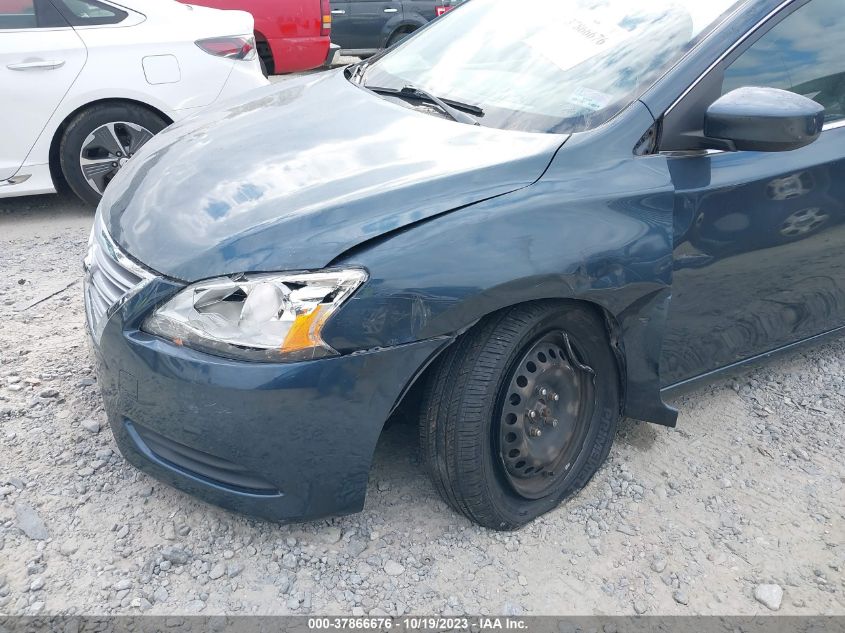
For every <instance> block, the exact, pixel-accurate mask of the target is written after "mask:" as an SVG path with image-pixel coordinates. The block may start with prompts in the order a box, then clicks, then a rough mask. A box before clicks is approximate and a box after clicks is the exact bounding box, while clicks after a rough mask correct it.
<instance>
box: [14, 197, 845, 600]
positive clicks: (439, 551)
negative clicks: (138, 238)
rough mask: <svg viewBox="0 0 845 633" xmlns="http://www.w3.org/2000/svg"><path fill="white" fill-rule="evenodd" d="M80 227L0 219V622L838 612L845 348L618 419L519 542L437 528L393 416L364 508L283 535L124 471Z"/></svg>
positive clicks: (19, 204)
mask: <svg viewBox="0 0 845 633" xmlns="http://www.w3.org/2000/svg"><path fill="white" fill-rule="evenodd" d="M90 222H91V212H90V211H88V210H86V209H84V208H82V207H81V206H79V205H78V203H76V202H74V201H73V200H72V199H69V198H61V197H59V196H43V197H37V198H30V199H17V200H5V201H0V270H2V272H3V275H2V277H0V613H7V614H34V613H50V614H81V613H84V614H91V613H96V614H134V613H141V612H142V613H150V614H177V613H178V614H186V613H202V614H206V615H212V614H222V613H241V614H253V613H260V614H270V613H272V614H287V613H297V614H304V613H345V614H349V613H354V614H365V613H367V614H374V615H379V614H385V613H387V614H403V613H432V612H438V613H445V614H465V613H470V614H472V613H495V614H513V615H518V614H525V615H531V614H564V613H567V614H634V613H648V614H768V613H772V612H773V611H778V612H779V613H781V614H784V613H788V614H845V598H843V593H845V576H843V568H844V567H845V520H844V519H845V503H843V500H845V495H843V481H845V464H843V460H842V455H843V417H844V416H843V411H845V341H843V340H839V341H835V342H833V343H829V344H827V345H825V346H823V347H820V348H817V349H814V350H811V351H805V352H802V353H798V354H795V355H794V356H791V357H789V358H787V359H786V360H782V361H780V362H777V363H775V364H771V365H768V366H766V367H764V368H762V369H759V370H755V371H752V372H749V373H746V374H745V375H743V376H741V377H740V378H738V379H736V380H731V381H723V382H719V383H717V384H715V385H713V386H711V387H708V388H706V389H703V390H700V391H698V392H695V393H693V394H692V395H689V396H687V397H684V398H682V399H679V400H677V401H675V402H673V403H672V404H674V405H675V406H678V407H679V408H680V409H681V411H682V413H681V419H680V422H679V425H678V428H677V429H675V430H672V429H665V428H661V427H655V426H651V425H645V424H638V423H634V422H631V421H625V422H624V423H623V424H622V426H621V429H620V431H619V434H618V437H617V438H616V444H615V447H614V449H613V452H612V454H611V456H610V459H609V460H608V463H607V465H606V466H605V467H604V468H603V469H602V470H601V471H600V472H599V473H598V475H597V476H596V477H595V479H594V480H593V481H592V483H591V484H590V485H589V486H588V487H587V489H586V490H585V491H583V492H582V493H581V494H580V495H579V496H577V497H576V498H575V499H573V500H572V501H571V502H570V503H568V504H567V505H565V506H563V507H561V508H560V509H559V510H557V511H556V512H553V513H551V514H549V515H547V516H545V517H543V518H542V519H540V520H538V521H536V522H535V523H533V524H532V525H530V526H529V527H527V528H525V529H523V530H522V531H519V532H516V533H511V534H500V533H494V532H488V531H485V530H483V529H480V528H477V527H475V526H473V525H471V524H470V523H468V522H467V521H466V520H465V519H463V518H462V517H460V516H458V515H456V514H454V513H452V512H451V511H450V510H448V509H447V507H446V506H445V505H444V504H443V503H442V502H441V501H440V500H439V498H438V497H437V495H436V494H435V492H434V490H433V489H432V487H431V486H430V484H429V483H428V481H427V480H426V479H425V477H424V474H423V472H422V470H421V468H420V465H419V461H418V457H417V446H416V432H415V429H414V427H413V424H412V423H411V422H410V421H401V420H400V421H399V423H397V424H394V425H392V426H391V427H390V428H389V429H388V430H387V431H386V432H385V434H384V436H383V439H382V442H381V444H380V446H379V449H378V451H377V455H376V460H375V466H374V469H373V472H372V477H371V481H370V489H369V495H368V500H367V504H366V508H365V510H364V512H363V513H361V514H359V515H356V516H351V517H345V518H339V519H333V520H327V521H320V522H316V523H309V524H302V525H291V526H278V525H275V524H270V523H263V522H257V521H253V520H249V519H246V518H243V517H239V516H235V515H232V514H228V513H226V512H224V511H222V510H219V509H216V508H214V507H210V506H207V505H205V504H203V503H200V502H198V501H195V500H194V499H192V498H190V497H187V496H185V495H183V494H181V493H178V492H176V491H174V490H172V489H170V488H168V487H166V486H164V485H163V484H159V483H158V482H156V481H154V480H153V479H150V478H149V477H147V476H146V475H143V474H141V473H140V472H138V471H137V470H135V469H134V468H132V467H131V466H129V465H128V464H127V463H126V462H124V460H123V459H122V458H121V456H120V455H119V454H118V453H117V452H116V448H115V445H114V443H113V440H112V438H111V434H110V433H109V431H108V429H107V428H106V427H105V416H104V414H103V410H102V406H101V403H100V398H99V394H98V391H97V385H96V377H95V376H94V375H93V373H92V366H91V360H90V358H89V355H88V351H87V348H86V344H85V341H84V332H83V308H82V300H81V289H80V284H79V279H80V260H81V259H82V256H83V252H84V250H85V245H86V241H87V235H88V230H89V226H90Z"/></svg>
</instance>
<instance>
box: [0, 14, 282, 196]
mask: <svg viewBox="0 0 845 633" xmlns="http://www.w3.org/2000/svg"><path fill="white" fill-rule="evenodd" d="M264 85H267V80H266V79H265V78H264V76H263V74H262V73H261V67H260V63H259V61H258V57H257V55H256V51H255V40H254V38H253V18H252V16H251V15H250V14H249V13H245V12H242V11H219V10H216V9H207V8H204V7H195V6H191V5H184V4H180V3H178V2H176V1H175V0H118V1H112V0H0V198H4V197H9V196H20V195H29V194H38V193H51V192H54V191H56V189H57V187H60V186H62V184H63V183H67V184H68V185H70V187H71V189H73V191H74V192H76V194H77V195H79V197H81V198H82V199H83V200H85V201H86V202H89V203H91V204H96V203H97V202H98V201H99V199H100V197H101V195H102V193H103V191H104V190H105V188H106V186H107V185H108V184H109V182H110V181H111V179H112V178H113V177H114V175H115V174H116V173H117V171H118V170H119V169H120V168H121V167H122V166H123V165H124V164H125V163H126V161H127V160H129V159H130V158H131V157H132V155H133V154H134V153H135V152H137V151H138V149H139V148H140V147H141V146H142V145H143V144H144V143H146V141H147V140H149V139H150V138H151V137H152V136H153V135H154V134H156V133H157V132H159V131H160V130H162V129H163V128H164V127H166V126H167V125H168V124H170V123H172V122H175V121H178V120H180V119H183V118H184V117H186V116H188V115H189V114H191V113H193V112H197V111H198V110H200V109H202V108H204V107H206V106H208V105H210V104H212V103H215V102H217V101H220V100H222V99H224V98H227V97H229V96H233V95H236V94H239V93H242V92H244V91H246V90H249V89H252V88H256V87H259V86H264Z"/></svg>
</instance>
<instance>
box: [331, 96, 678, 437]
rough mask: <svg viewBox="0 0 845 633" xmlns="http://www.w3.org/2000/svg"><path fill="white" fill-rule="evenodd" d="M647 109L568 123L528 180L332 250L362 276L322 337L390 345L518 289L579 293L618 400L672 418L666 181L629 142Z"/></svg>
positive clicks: (439, 331) (457, 327)
mask: <svg viewBox="0 0 845 633" xmlns="http://www.w3.org/2000/svg"><path fill="white" fill-rule="evenodd" d="M653 122H654V121H653V119H652V118H651V116H650V114H649V113H648V111H647V110H646V108H645V107H644V106H643V105H642V104H640V103H636V104H635V105H633V106H632V107H631V108H629V109H628V111H626V113H624V115H621V116H620V117H618V118H617V119H616V120H615V121H614V122H612V123H611V124H608V125H606V126H604V127H603V128H601V129H599V130H596V131H594V132H592V133H586V134H583V135H575V136H574V137H573V138H572V139H571V140H570V141H569V142H568V143H567V144H566V145H564V147H563V148H562V149H561V150H560V151H559V152H558V155H557V156H556V158H555V160H554V161H553V162H552V165H551V166H550V168H549V170H548V172H547V173H546V175H545V176H544V177H543V178H542V179H541V180H540V181H539V182H537V183H535V184H534V185H531V186H529V187H526V188H523V189H521V190H519V191H516V192H513V193H511V194H508V195H504V196H500V197H497V198H493V199H490V200H487V201H485V202H481V203H479V204H475V205H472V206H469V207H466V208H464V209H461V210H459V211H456V212H453V213H451V214H447V215H445V216H441V217H439V218H436V219H433V220H429V221H427V222H423V223H421V224H419V225H417V226H415V227H413V228H411V229H406V230H403V231H399V232H397V233H395V234H393V235H392V236H390V237H387V238H384V239H381V240H378V241H377V242H374V243H371V244H369V245H365V247H364V248H361V249H359V250H357V251H355V252H350V253H347V254H346V255H345V256H343V257H341V258H339V259H338V260H337V263H339V264H342V265H353V264H354V265H359V266H364V267H365V268H367V270H369V271H370V274H371V279H370V281H369V282H368V283H367V284H366V286H364V287H363V288H362V289H361V291H359V293H358V294H356V295H355V296H354V298H353V299H352V300H351V301H350V302H349V303H348V304H347V305H346V306H345V307H344V308H343V309H342V310H341V311H340V313H339V314H338V315H337V316H336V317H335V318H334V319H333V320H332V321H331V322H330V323H329V324H328V326H327V328H326V331H325V338H326V340H327V342H328V343H329V344H330V345H332V346H334V347H335V348H336V349H339V350H342V351H347V352H348V351H352V350H358V349H371V348H375V347H390V346H393V345H399V344H404V343H407V342H411V341H416V340H423V339H427V338H430V337H436V336H442V335H454V334H457V333H461V332H463V331H465V330H466V329H468V328H469V327H471V326H472V325H473V324H474V323H476V322H477V321H478V320H479V319H481V318H483V317H484V316H485V315H487V314H490V313H491V312H494V311H496V310H498V309H501V308H504V307H507V306H511V305H514V304H517V303H522V302H526V301H532V300H539V299H578V300H584V301H589V302H591V303H593V304H596V305H598V306H601V307H602V308H603V309H604V310H605V312H606V313H607V314H609V315H610V317H611V319H610V320H611V321H612V322H611V323H609V327H610V328H611V330H612V331H613V332H614V334H613V336H614V337H618V341H617V343H618V348H619V354H620V356H621V359H622V361H623V362H624V365H625V368H626V370H627V371H626V373H627V380H626V385H624V387H625V391H626V392H627V404H626V407H625V413H626V414H627V415H630V416H631V417H636V418H639V419H645V420H649V421H655V422H660V423H663V424H674V421H675V419H676V416H677V414H676V413H675V412H674V411H672V410H670V409H668V408H666V407H665V406H664V405H663V403H662V401H661V399H660V395H659V392H660V380H659V356H660V347H661V341H662V334H663V327H664V325H665V318H666V311H667V306H668V302H669V299H670V286H671V281H672V277H671V276H672V222H673V219H672V209H673V191H674V190H673V186H672V182H671V179H670V177H669V172H668V168H667V164H666V160H665V158H663V157H661V156H648V157H640V158H637V157H635V156H634V155H633V148H634V145H635V144H636V142H637V141H638V139H639V138H640V136H641V135H642V134H643V133H644V132H645V131H646V130H647V129H648V128H649V127H650V126H651V125H652V124H653ZM570 144H571V145H570Z"/></svg>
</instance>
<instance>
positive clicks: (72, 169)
mask: <svg viewBox="0 0 845 633" xmlns="http://www.w3.org/2000/svg"><path fill="white" fill-rule="evenodd" d="M166 126H167V121H165V120H164V119H162V118H161V117H160V116H159V115H157V114H155V113H153V112H151V111H150V110H147V109H146V108H144V107H142V106H140V105H136V104H132V103H104V104H99V105H94V106H92V107H89V108H87V109H85V110H83V111H82V112H80V113H79V114H78V115H76V116H75V117H74V118H73V120H72V121H71V122H70V124H68V126H67V129H66V130H65V133H64V135H63V136H62V141H61V145H60V146H59V160H60V163H61V168H62V174H63V175H64V177H65V180H66V181H67V183H68V184H69V185H70V187H71V189H73V191H74V193H76V195H77V196H79V197H80V198H82V200H84V201H85V202H87V203H88V204H90V205H91V206H96V205H97V204H98V203H99V202H100V198H101V197H102V196H103V192H104V191H105V190H106V187H108V185H109V183H110V182H111V181H112V179H113V178H114V177H115V175H117V172H118V171H120V169H121V168H122V167H123V165H125V164H126V161H128V160H129V159H130V158H132V156H133V155H134V154H135V153H136V152H137V151H138V150H140V149H141V148H142V147H143V146H144V145H145V144H146V143H147V141H149V140H150V139H151V138H152V137H153V136H154V135H156V134H158V133H159V132H160V131H161V130H163V129H164V128H165V127H166Z"/></svg>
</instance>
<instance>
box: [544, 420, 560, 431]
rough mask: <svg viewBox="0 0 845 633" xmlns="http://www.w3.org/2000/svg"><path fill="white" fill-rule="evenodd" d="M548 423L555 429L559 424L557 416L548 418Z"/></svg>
mask: <svg viewBox="0 0 845 633" xmlns="http://www.w3.org/2000/svg"><path fill="white" fill-rule="evenodd" d="M546 424H550V425H551V426H552V428H553V429H556V428H557V425H558V421H557V418H555V419H554V420H546Z"/></svg>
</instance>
